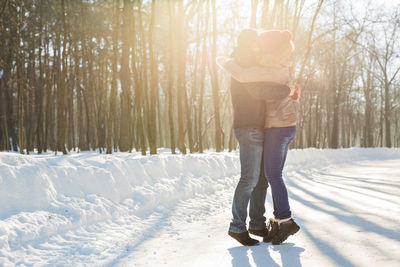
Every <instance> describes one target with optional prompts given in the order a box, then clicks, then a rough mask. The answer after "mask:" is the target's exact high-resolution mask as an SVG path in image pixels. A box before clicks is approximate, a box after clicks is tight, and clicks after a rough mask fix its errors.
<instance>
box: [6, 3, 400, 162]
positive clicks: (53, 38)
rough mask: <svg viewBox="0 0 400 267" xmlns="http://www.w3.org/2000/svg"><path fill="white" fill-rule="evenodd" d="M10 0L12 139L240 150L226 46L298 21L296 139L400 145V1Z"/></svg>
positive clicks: (34, 146) (302, 144)
mask: <svg viewBox="0 0 400 267" xmlns="http://www.w3.org/2000/svg"><path fill="white" fill-rule="evenodd" d="M245 2H246V3H245ZM0 3H1V4H0V48H1V49H0V151H2V150H5V151H11V150H14V151H19V152H20V153H29V152H33V151H37V152H38V153H42V152H45V151H61V152H63V153H64V154H65V153H67V152H68V151H71V150H82V151H83V150H99V151H100V153H102V152H104V153H105V152H106V153H112V152H113V151H141V153H142V154H146V153H151V154H154V153H157V148H161V147H168V148H170V149H171V151H172V153H176V152H178V151H179V152H181V153H193V152H203V151H204V150H207V149H212V150H215V151H217V152H218V151H222V150H229V151H231V150H233V149H236V147H237V143H236V141H235V138H234V135H233V129H232V116H233V115H232V106H231V101H230V91H229V86H230V77H229V76H228V75H227V74H226V73H224V72H222V71H221V70H219V69H217V67H216V64H215V57H216V56H217V55H229V54H230V53H231V52H232V49H233V48H234V46H235V40H236V37H237V36H238V34H239V32H240V31H241V30H242V29H244V28H249V27H252V28H257V29H289V30H290V31H292V33H293V36H294V42H295V45H296V51H295V58H296V60H295V61H296V62H295V66H294V69H295V73H296V78H297V81H298V82H299V83H300V85H301V88H302V98H301V100H300V102H299V104H297V110H298V128H297V136H296V139H295V141H294V143H293V145H292V147H294V148H306V147H317V148H341V147H352V146H361V147H377V146H382V147H399V146H400V119H399V118H400V73H399V71H400V9H399V7H395V8H393V7H392V8H389V9H385V8H379V7H378V6H374V5H373V4H372V3H373V1H370V2H369V3H368V2H367V1H365V3H362V1H356V2H354V3H353V1H334V0H333V1H332V0H307V1H305V0H275V1H274V0H191V1H184V0H114V1H111V0H109V1H107V0H1V1H0ZM357 3H358V4H357ZM357 5H359V6H357ZM247 7H248V8H247Z"/></svg>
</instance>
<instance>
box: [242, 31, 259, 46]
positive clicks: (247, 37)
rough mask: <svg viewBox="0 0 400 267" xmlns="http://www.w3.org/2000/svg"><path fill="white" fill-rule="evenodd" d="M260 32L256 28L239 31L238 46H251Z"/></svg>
mask: <svg viewBox="0 0 400 267" xmlns="http://www.w3.org/2000/svg"><path fill="white" fill-rule="evenodd" d="M257 37H258V32H257V31H256V30H255V29H244V30H242V31H241V32H240V33H239V36H238V38H237V46H238V47H240V48H250V47H251V45H252V44H253V43H254V42H255V41H256V40H257Z"/></svg>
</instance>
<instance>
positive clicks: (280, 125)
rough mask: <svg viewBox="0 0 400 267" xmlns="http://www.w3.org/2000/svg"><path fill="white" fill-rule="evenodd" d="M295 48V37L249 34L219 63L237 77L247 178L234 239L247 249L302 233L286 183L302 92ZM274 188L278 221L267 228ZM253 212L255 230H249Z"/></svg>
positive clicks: (236, 106) (234, 89)
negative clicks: (294, 67)
mask: <svg viewBox="0 0 400 267" xmlns="http://www.w3.org/2000/svg"><path fill="white" fill-rule="evenodd" d="M293 51H294V44H293V41H292V35H291V33H290V32H289V31H279V30H270V31H264V32H260V33H258V32H257V31H256V30H253V29H246V30H243V31H242V32H241V33H240V34H239V37H238V39H237V47H236V48H235V49H234V52H233V53H232V55H231V58H225V57H217V59H216V62H217V65H218V66H219V67H221V68H222V69H224V70H226V71H227V72H228V73H230V74H231V76H232V81H231V95H232V104H233V110H234V125H233V127H234V133H235V137H236V139H237V140H238V143H239V149H240V150H239V151H240V164H241V176H240V180H239V183H238V185H237V187H236V190H235V194H234V198H233V204H232V214H233V219H232V222H231V224H230V227H229V232H228V234H229V235H230V236H231V237H233V238H234V239H236V240H237V241H239V242H240V243H241V244H243V245H246V246H252V245H257V244H258V243H259V241H258V240H256V239H253V238H251V237H250V236H249V233H250V234H253V235H256V236H260V237H263V242H272V244H281V243H282V242H283V241H285V240H286V239H287V238H288V237H289V236H290V235H293V234H295V233H296V232H297V231H298V230H299V229H300V227H299V226H298V225H297V224H296V222H295V221H294V220H293V218H292V217H291V211H290V206H289V199H288V193H287V190H286V186H285V183H284V181H283V179H282V170H283V167H284V164H285V160H286V155H287V152H288V149H289V145H290V143H291V142H292V140H293V139H294V137H295V134H296V113H295V109H294V102H295V101H297V100H298V99H299V97H300V91H299V89H298V88H297V86H294V85H293V81H292V80H291V78H290V69H291V64H292V61H293ZM268 184H269V185H270V186H271V191H272V199H273V207H274V212H273V214H274V218H270V219H269V221H268V225H267V223H266V217H264V213H265V198H266V194H267V188H268ZM248 205H250V207H249V217H250V223H249V230H248V231H247V227H246V218H247V207H248Z"/></svg>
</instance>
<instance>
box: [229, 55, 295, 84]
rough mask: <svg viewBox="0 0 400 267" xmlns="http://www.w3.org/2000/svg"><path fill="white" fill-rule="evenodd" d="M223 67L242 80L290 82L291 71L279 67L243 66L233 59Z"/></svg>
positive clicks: (245, 81)
mask: <svg viewBox="0 0 400 267" xmlns="http://www.w3.org/2000/svg"><path fill="white" fill-rule="evenodd" d="M223 68H224V69H225V70H226V71H227V72H229V73H230V74H231V76H232V77H233V78H234V79H235V80H237V81H239V82H241V83H249V82H274V83H280V84H287V83H288V82H289V73H288V72H287V71H285V70H283V69H282V68H279V67H273V68H272V67H271V68H266V67H251V68H243V67H241V66H239V65H238V64H236V63H235V62H234V61H233V60H228V61H227V62H226V63H225V64H224V66H223Z"/></svg>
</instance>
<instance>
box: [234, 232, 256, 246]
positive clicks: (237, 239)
mask: <svg viewBox="0 0 400 267" xmlns="http://www.w3.org/2000/svg"><path fill="white" fill-rule="evenodd" d="M228 235H229V236H230V237H232V238H233V239H235V240H236V241H237V242H239V243H240V244H242V245H243V246H249V247H251V246H258V245H259V244H260V242H259V241H258V240H256V239H253V240H255V241H257V243H254V244H246V243H242V241H241V240H240V239H239V238H237V237H236V236H234V235H231V234H230V233H229V232H228Z"/></svg>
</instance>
